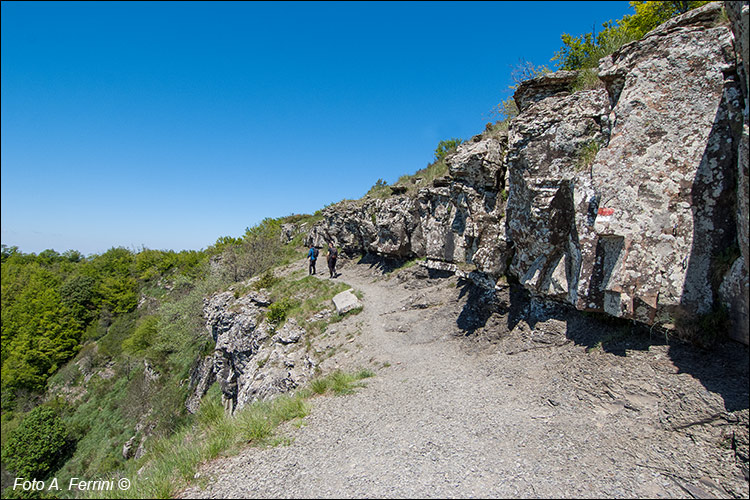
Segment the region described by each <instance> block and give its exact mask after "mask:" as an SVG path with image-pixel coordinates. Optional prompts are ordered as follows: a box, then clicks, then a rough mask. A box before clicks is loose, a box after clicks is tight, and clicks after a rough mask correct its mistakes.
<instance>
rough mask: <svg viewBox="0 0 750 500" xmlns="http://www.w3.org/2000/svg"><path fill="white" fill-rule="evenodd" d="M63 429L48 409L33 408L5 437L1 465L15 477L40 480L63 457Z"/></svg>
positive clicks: (57, 418) (64, 448) (64, 446)
mask: <svg viewBox="0 0 750 500" xmlns="http://www.w3.org/2000/svg"><path fill="white" fill-rule="evenodd" d="M67 436H68V433H67V430H66V429H65V425H64V424H63V422H62V420H61V419H60V417H59V416H58V415H57V414H56V413H55V411H54V410H53V409H52V408H49V407H47V406H37V407H36V408H34V409H33V410H31V411H30V412H29V413H28V415H26V416H25V417H24V419H23V420H22V422H21V423H20V425H19V426H18V427H16V428H15V429H13V431H12V432H11V433H10V435H9V436H8V442H7V443H6V444H5V447H4V448H3V451H2V458H3V462H4V463H5V464H6V465H7V467H8V468H9V469H10V470H12V471H14V472H15V473H16V475H17V476H19V477H20V476H23V477H26V478H36V479H42V478H44V477H46V476H47V475H48V474H49V473H50V472H52V471H53V469H54V468H55V466H56V465H57V464H58V463H59V462H60V460H61V459H62V458H63V457H64V456H65V451H66V448H67V446H68V442H67Z"/></svg>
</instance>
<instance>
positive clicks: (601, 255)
mask: <svg viewBox="0 0 750 500" xmlns="http://www.w3.org/2000/svg"><path fill="white" fill-rule="evenodd" d="M718 13H719V7H718V6H716V5H709V6H706V7H704V8H702V9H697V10H696V11H692V12H690V13H688V14H685V15H683V16H680V17H679V18H676V19H673V20H672V21H671V22H670V23H665V24H664V25H662V26H660V27H659V28H657V29H656V30H654V31H652V32H651V33H649V34H648V35H646V37H644V38H643V39H642V40H640V41H638V42H634V43H631V44H628V45H626V46H624V47H623V48H622V49H620V50H619V51H618V52H615V53H614V54H612V56H609V57H606V58H604V59H602V60H601V61H600V67H599V76H600V78H601V79H602V80H603V81H604V82H605V84H606V93H604V91H601V90H592V91H583V92H576V93H574V94H566V93H565V92H564V91H563V90H560V88H559V87H558V88H557V90H556V91H555V92H554V93H552V94H551V95H549V96H547V95H546V94H549V93H550V92H549V91H548V88H547V86H545V85H544V81H545V79H544V78H536V79H534V80H531V81H529V82H528V83H527V85H526V87H525V90H524V92H525V97H524V98H525V99H526V101H529V102H531V103H530V104H528V103H527V104H524V107H525V109H524V111H523V112H522V113H521V114H520V115H519V117H518V118H517V119H516V120H515V121H514V122H513V125H512V127H511V134H510V143H509V152H508V172H509V174H508V175H509V180H510V198H509V200H508V214H507V216H508V217H507V224H508V236H509V238H510V239H511V240H512V241H513V243H514V245H515V252H516V253H515V255H514V258H513V263H512V266H511V272H512V273H513V274H515V275H516V276H517V277H518V279H519V280H520V282H521V283H522V284H523V285H524V286H526V287H527V288H529V289H531V290H532V291H534V292H536V293H539V294H542V295H546V296H552V297H556V298H560V299H563V300H565V301H567V302H569V303H571V304H574V305H575V306H576V307H577V308H579V309H584V310H594V311H602V312H606V313H608V314H611V315H613V316H619V317H626V318H632V319H637V320H639V321H643V322H646V323H653V322H655V321H668V320H669V319H674V318H673V316H674V315H678V314H680V313H684V312H686V311H690V312H691V313H707V312H709V311H710V310H711V308H712V306H713V305H714V300H715V299H716V297H715V292H716V288H717V284H716V283H715V280H713V279H712V276H713V275H714V274H715V271H716V261H717V258H718V256H719V254H720V252H721V251H722V250H723V249H725V248H727V247H729V246H731V244H732V242H733V240H734V237H735V233H736V229H735V227H734V220H735V219H734V213H733V210H734V206H733V195H732V191H733V187H734V182H735V170H736V167H735V165H736V152H735V151H736V145H735V144H734V142H733V141H734V139H733V135H732V132H731V128H732V116H731V115H730V113H729V112H728V111H727V109H728V106H727V104H728V102H729V101H732V100H736V99H737V95H738V93H739V89H738V88H737V85H736V81H735V79H734V78H733V74H734V69H735V65H734V62H733V57H734V56H733V50H732V45H731V43H732V35H731V33H730V31H729V30H728V29H727V27H726V26H720V25H719V26H715V21H716V19H717V18H718ZM547 79H548V80H550V79H551V80H553V81H565V80H566V79H569V76H568V75H567V74H565V75H563V78H552V77H547ZM535 84H539V85H541V86H542V88H541V93H542V98H541V99H536V100H535V99H533V98H530V97H528V96H529V95H533V91H534V85H535ZM520 107H521V106H519V108H520Z"/></svg>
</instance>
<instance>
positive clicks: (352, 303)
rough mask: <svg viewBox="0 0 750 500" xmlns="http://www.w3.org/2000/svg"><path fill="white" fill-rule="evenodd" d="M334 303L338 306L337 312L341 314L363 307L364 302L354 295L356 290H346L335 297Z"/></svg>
mask: <svg viewBox="0 0 750 500" xmlns="http://www.w3.org/2000/svg"><path fill="white" fill-rule="evenodd" d="M333 305H334V307H335V308H336V313H337V314H339V315H341V314H346V313H348V312H349V311H352V310H354V309H357V308H358V307H362V302H360V301H359V299H358V298H357V296H356V295H354V292H352V291H351V290H344V291H343V292H341V293H338V294H336V295H335V296H334V297H333Z"/></svg>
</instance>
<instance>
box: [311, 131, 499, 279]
mask: <svg viewBox="0 0 750 500" xmlns="http://www.w3.org/2000/svg"><path fill="white" fill-rule="evenodd" d="M506 142H507V138H506V136H505V135H503V134H483V135H479V136H476V137H474V138H473V139H472V140H471V141H468V142H466V143H464V144H461V145H460V146H459V147H458V149H457V151H456V152H455V153H454V154H453V155H451V156H449V157H448V158H447V160H446V163H447V164H448V166H449V175H448V176H446V178H443V179H439V180H437V181H436V182H435V183H434V184H433V186H432V187H427V188H422V189H420V190H419V191H418V193H417V194H416V195H409V194H402V195H399V196H392V197H390V198H386V199H370V200H364V201H363V202H345V203H342V204H339V205H336V206H333V207H329V208H327V209H325V210H324V211H323V215H324V220H323V221H322V222H320V223H318V224H316V225H315V226H314V227H313V228H312V230H311V231H310V233H309V234H308V239H307V243H308V244H314V245H318V246H323V245H324V244H325V243H326V242H328V241H332V242H334V243H335V244H336V245H338V246H341V247H342V249H343V250H344V251H345V252H347V253H349V254H355V253H358V252H365V253H375V254H379V255H384V256H388V257H394V258H410V257H428V258H431V259H436V260H441V261H446V262H452V263H474V264H476V265H477V267H478V269H480V270H481V271H484V272H486V273H487V274H489V275H492V276H495V277H497V276H499V275H501V274H503V273H504V272H505V262H506V252H507V243H506V238H505V228H504V224H503V223H502V219H503V217H504V212H505V207H504V205H505V201H504V198H503V190H504V186H505V166H504V156H505V147H506V146H505V145H506Z"/></svg>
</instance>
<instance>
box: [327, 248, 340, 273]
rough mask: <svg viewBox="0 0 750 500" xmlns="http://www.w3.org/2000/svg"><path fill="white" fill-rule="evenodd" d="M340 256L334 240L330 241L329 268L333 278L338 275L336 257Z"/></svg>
mask: <svg viewBox="0 0 750 500" xmlns="http://www.w3.org/2000/svg"><path fill="white" fill-rule="evenodd" d="M338 256H339V252H338V250H336V247H335V246H334V245H333V243H332V242H328V270H329V271H330V272H331V278H335V277H336V259H337V258H338Z"/></svg>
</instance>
